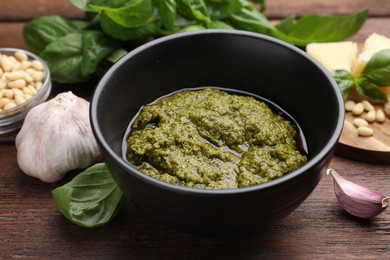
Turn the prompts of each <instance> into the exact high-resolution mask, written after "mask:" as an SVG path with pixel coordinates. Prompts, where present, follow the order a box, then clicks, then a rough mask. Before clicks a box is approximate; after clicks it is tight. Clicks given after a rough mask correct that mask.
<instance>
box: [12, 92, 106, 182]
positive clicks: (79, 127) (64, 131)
mask: <svg viewBox="0 0 390 260" xmlns="http://www.w3.org/2000/svg"><path fill="white" fill-rule="evenodd" d="M15 144H16V149H17V161H18V165H19V168H20V169H21V170H22V171H23V172H24V173H26V174H27V175H30V176H33V177H36V178H38V179H40V180H42V181H44V182H55V181H58V180H60V179H61V178H62V177H63V176H64V175H65V174H66V173H67V172H69V171H71V170H74V169H82V168H86V167H88V166H90V165H92V164H93V163H96V162H98V161H99V160H101V154H100V150H99V148H98V145H97V142H96V140H95V138H94V135H93V133H92V128H91V124H90V120H89V102H88V101H86V100H84V99H82V98H79V97H77V96H75V95H74V94H73V93H72V92H65V93H60V94H58V95H57V96H55V97H54V98H53V99H51V100H49V101H46V102H44V103H41V104H39V105H38V106H36V107H34V108H33V109H31V110H30V111H29V112H28V114H27V116H26V118H25V121H24V123H23V125H22V128H21V129H20V131H19V133H18V135H17V136H16V139H15Z"/></svg>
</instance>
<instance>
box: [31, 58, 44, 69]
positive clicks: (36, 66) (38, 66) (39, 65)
mask: <svg viewBox="0 0 390 260" xmlns="http://www.w3.org/2000/svg"><path fill="white" fill-rule="evenodd" d="M31 66H32V67H33V68H34V69H36V70H40V71H43V64H42V63H41V62H40V61H39V60H34V61H33V62H32V63H31Z"/></svg>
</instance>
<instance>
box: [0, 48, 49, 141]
mask: <svg viewBox="0 0 390 260" xmlns="http://www.w3.org/2000/svg"><path fill="white" fill-rule="evenodd" d="M51 87H52V83H51V79H50V72H49V68H48V67H47V65H46V63H45V62H44V61H43V60H42V59H41V58H40V57H38V56H37V55H35V54H33V53H31V52H28V51H26V50H22V49H16V48H0V134H3V133H8V132H11V131H16V130H18V129H19V128H20V127H21V126H22V124H23V120H24V118H25V117H26V115H27V113H28V111H29V110H30V109H31V108H33V107H34V106H36V105H38V104H40V103H42V102H44V101H46V100H47V98H48V97H49V95H50V92H51Z"/></svg>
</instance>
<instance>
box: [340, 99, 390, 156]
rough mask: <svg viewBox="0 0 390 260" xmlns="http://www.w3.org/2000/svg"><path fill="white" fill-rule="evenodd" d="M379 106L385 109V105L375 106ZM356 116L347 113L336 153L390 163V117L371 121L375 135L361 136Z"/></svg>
mask: <svg viewBox="0 0 390 260" xmlns="http://www.w3.org/2000/svg"><path fill="white" fill-rule="evenodd" d="M378 108H382V109H383V106H379V105H378V106H375V109H378ZM359 117H360V116H359ZM355 118H357V116H354V115H352V113H351V112H346V113H345V121H344V129H343V132H342V134H341V137H340V140H339V144H338V147H337V151H336V153H338V154H339V155H342V156H345V157H348V158H351V159H354V160H360V161H366V162H376V163H390V119H389V118H388V117H387V118H386V120H385V122H383V123H377V122H374V123H370V124H369V127H370V128H371V129H373V130H374V135H373V136H371V137H361V136H359V135H358V133H357V128H356V127H355V126H354V124H353V120H354V119H355Z"/></svg>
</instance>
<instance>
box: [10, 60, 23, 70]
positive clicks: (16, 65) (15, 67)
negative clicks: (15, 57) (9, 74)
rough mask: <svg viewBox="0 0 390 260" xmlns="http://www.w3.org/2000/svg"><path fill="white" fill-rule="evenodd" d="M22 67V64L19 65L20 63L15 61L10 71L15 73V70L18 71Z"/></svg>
mask: <svg viewBox="0 0 390 260" xmlns="http://www.w3.org/2000/svg"><path fill="white" fill-rule="evenodd" d="M21 66H22V64H21V63H20V61H16V62H15V63H14V66H13V68H12V69H11V71H17V70H20V67H21Z"/></svg>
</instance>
